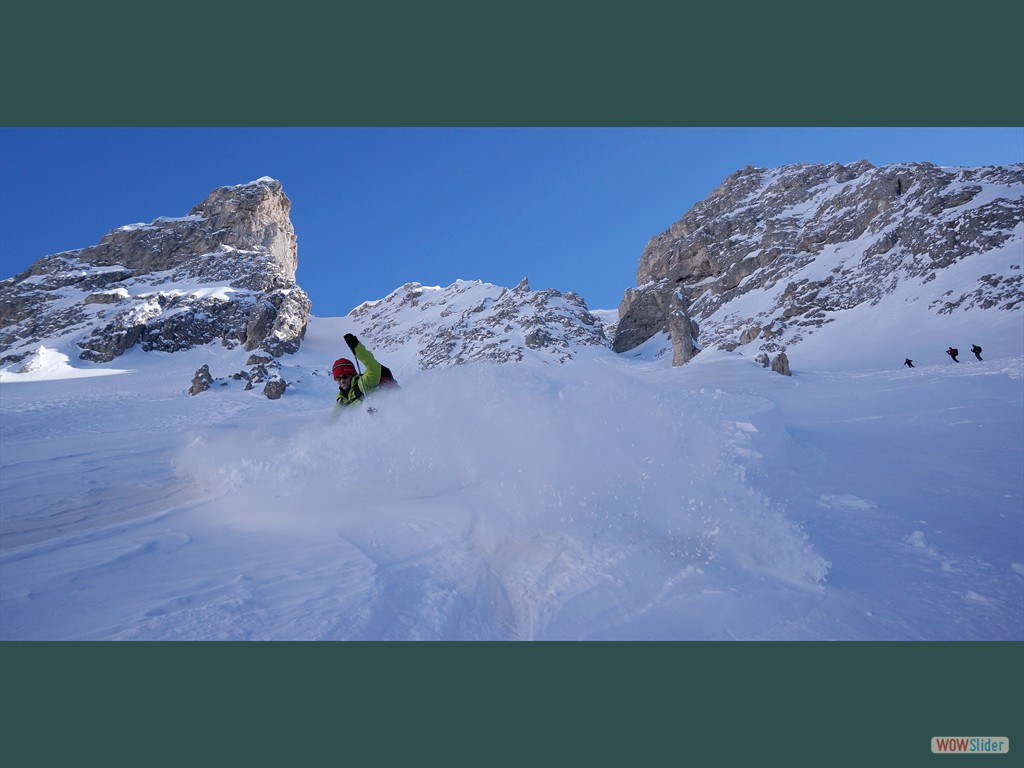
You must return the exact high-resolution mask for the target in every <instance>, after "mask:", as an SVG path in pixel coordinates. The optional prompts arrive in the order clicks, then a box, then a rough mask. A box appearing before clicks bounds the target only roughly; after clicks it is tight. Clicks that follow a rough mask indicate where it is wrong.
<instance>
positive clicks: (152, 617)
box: [0, 302, 1024, 640]
mask: <svg viewBox="0 0 1024 768" xmlns="http://www.w3.org/2000/svg"><path fill="white" fill-rule="evenodd" d="M904 304H906V303H905V302H904ZM906 306H912V305H910V304H906ZM884 310H885V307H880V308H876V309H875V311H876V312H880V311H884ZM893 311H895V310H893ZM888 319H889V321H890V323H889V325H888V327H890V328H891V327H894V326H893V322H896V323H897V324H898V321H899V319H900V318H899V317H897V316H894V315H890V317H889V318H888ZM968 319H969V321H970V322H968ZM954 320H957V321H958V322H960V323H961V326H960V327H959V328H953V327H952V326H944V325H941V324H935V326H934V328H932V329H931V334H932V335H931V336H928V335H927V333H928V329H927V327H926V328H917V329H916V330H915V334H916V335H915V337H914V339H913V344H914V348H912V349H910V348H908V349H906V350H905V351H904V349H902V348H901V349H900V350H899V354H898V355H895V352H896V350H894V349H885V350H880V349H878V348H877V346H871V345H864V346H865V350H866V351H865V352H864V353H863V354H861V355H844V354H841V353H837V350H842V349H844V344H846V343H851V344H852V343H853V339H852V335H853V333H854V331H853V329H861V328H862V327H863V326H862V324H861V323H851V324H849V326H848V329H849V330H848V331H847V330H844V327H845V326H843V324H842V323H841V322H840V323H834V324H832V326H831V327H830V329H829V334H830V335H829V337H828V342H829V343H828V344H824V343H822V344H811V342H810V341H808V342H805V344H803V345H801V346H800V347H799V349H800V355H791V363H792V365H793V369H794V375H793V376H792V377H783V376H779V375H777V374H774V373H772V372H770V371H768V370H766V369H764V368H762V367H761V366H760V365H758V364H757V363H755V362H753V361H752V360H750V359H749V358H748V357H746V356H744V355H742V354H739V353H726V352H719V351H713V350H707V351H705V352H703V353H701V354H700V355H699V356H698V357H697V358H695V359H694V360H693V361H691V362H690V363H689V364H687V365H685V366H682V367H680V368H671V367H670V365H669V360H670V358H671V356H670V355H664V354H662V353H663V352H664V350H665V349H666V348H667V340H665V339H654V340H652V341H651V342H649V343H648V344H646V345H643V347H641V348H639V349H637V350H632V351H631V352H630V353H627V354H625V355H621V356H619V355H615V354H614V353H612V352H611V351H609V350H608V349H605V348H596V347H595V348H591V349H589V350H584V351H581V352H580V354H579V355H578V357H577V359H576V360H574V361H573V362H572V363H570V364H566V365H557V364H550V363H544V362H541V361H538V360H527V361H525V362H523V363H519V364H506V365H497V364H492V363H472V364H467V365H462V366H452V367H446V368H438V369H432V370H428V371H419V370H418V369H417V367H416V366H415V364H414V360H415V355H416V350H415V349H414V347H413V345H410V346H409V347H408V348H401V349H393V350H389V351H388V354H387V357H384V356H383V355H382V359H383V361H384V362H385V363H387V364H388V365H389V366H391V367H392V368H393V369H394V371H395V373H396V375H397V376H398V378H399V381H400V383H401V385H402V389H401V390H400V391H399V392H397V393H388V394H381V395H379V396H378V397H377V398H376V401H375V403H374V404H375V405H376V407H377V412H376V413H374V414H372V415H371V414H368V413H365V412H361V411H360V412H350V413H345V414H344V417H345V418H344V419H343V420H342V421H341V422H340V423H338V424H335V425H333V426H331V425H329V424H328V416H329V413H330V410H331V407H332V405H333V391H334V384H333V382H332V381H330V379H329V376H328V375H327V374H328V371H329V367H330V364H331V362H332V361H333V360H334V358H335V357H338V356H341V355H343V354H347V350H345V349H343V344H342V343H341V341H340V339H341V336H342V334H343V333H345V332H347V331H353V332H356V333H360V332H361V330H362V329H361V328H360V327H359V326H358V323H357V322H356V321H355V320H352V319H349V318H319V317H315V318H313V320H312V321H311V323H310V327H309V331H308V334H307V338H306V340H305V342H304V343H303V346H302V349H301V351H300V352H299V353H298V354H296V355H293V356H289V357H286V358H284V359H283V361H284V363H285V364H284V367H283V370H282V374H283V376H284V378H285V379H287V380H288V381H289V382H291V386H290V387H289V389H288V391H287V393H286V394H285V396H284V397H283V398H282V399H280V400H277V401H271V400H268V399H267V398H265V397H263V395H262V394H260V391H259V389H256V390H252V391H249V392H246V391H244V390H243V389H242V386H241V384H240V383H237V382H230V383H229V384H227V385H225V386H215V387H214V388H213V389H211V390H210V391H208V392H204V393H201V394H200V395H197V396H195V397H190V396H188V395H187V394H186V391H187V388H188V384H189V381H190V379H191V377H192V374H193V372H194V371H195V370H196V369H197V368H198V367H199V366H200V365H202V364H204V363H208V364H210V368H211V372H212V373H213V375H214V376H215V377H224V376H227V375H229V374H230V373H232V372H234V371H237V370H240V369H241V368H243V367H244V360H245V357H246V356H247V353H244V352H242V351H240V350H227V349H224V348H222V347H218V346H211V347H209V348H206V349H197V350H190V351H188V352H178V353H174V354H166V353H153V352H151V353H144V352H141V351H139V350H131V351H130V352H128V353H127V354H125V355H124V356H122V357H121V358H118V359H117V360H115V361H114V362H112V363H109V364H104V365H98V366H97V365H90V364H86V363H80V362H78V361H75V362H74V363H71V362H70V360H73V359H74V357H73V355H71V350H61V349H57V350H50V351H48V352H46V353H44V354H41V355H40V356H39V360H41V361H42V364H41V365H39V366H37V367H36V368H35V369H34V371H30V372H29V373H17V372H15V370H14V369H11V370H8V371H5V372H4V374H3V376H2V377H0V382H2V383H0V447H2V455H0V470H2V481H0V492H2V512H0V523H2V539H0V639H4V640H35V639H40V640H45V639H59V640H69V639H110V640H112V639H131V640H178V639H181V640H219V639H231V640H264V639H276V640H385V639H394V640H441V639H444V640H485V639H487V640H512V639H515V640H530V639H533V640H554V639H558V640H598V639H637V640H654V639H671V640H724V639H744V640H822V639H843V640H976V639H984V640H1021V639H1024V607H1022V606H1024V552H1022V548H1024V522H1022V521H1024V504H1022V500H1024V474H1022V457H1024V418H1022V417H1024V408H1022V406H1024V381H1022V374H1024V350H1022V349H1021V340H1022V339H1024V327H1022V323H1021V314H1020V313H1019V312H1018V313H1015V314H1013V315H1007V314H1006V313H1002V314H1000V313H998V312H975V313H973V314H972V315H971V316H970V318H965V317H961V318H954ZM895 327H898V325H897V326H895ZM965 328H967V329H969V330H970V331H971V332H972V333H973V334H974V336H976V338H974V337H971V338H964V335H965V331H964V329H965ZM954 331H956V332H957V333H958V334H959V335H957V336H955V337H951V336H950V334H951V333H952V332H954ZM822 333H823V336H822V338H823V339H824V338H825V337H824V332H822ZM844 334H848V337H847V336H844ZM364 339H365V341H366V342H367V344H368V345H369V346H370V347H371V349H372V348H373V340H372V339H371V338H366V337H364ZM974 342H977V343H980V344H982V345H983V346H984V347H985V350H986V351H985V354H984V358H985V359H984V362H979V361H977V360H975V359H974V358H973V356H972V355H971V354H970V353H969V351H968V350H969V347H970V344H971V343H974ZM951 343H953V344H956V345H958V346H959V347H960V349H961V352H962V354H961V361H962V362H961V363H960V364H959V365H957V364H954V363H952V361H950V360H949V359H948V358H945V359H943V357H944V355H942V350H944V349H945V347H946V346H948V345H949V344H951ZM61 354H64V355H66V358H61V357H59V355H61ZM894 355H895V357H896V358H898V359H890V358H892V357H893V356H894ZM905 356H910V357H914V358H915V360H918V361H919V364H918V366H917V367H916V368H913V369H909V368H905V367H902V361H903V357H905ZM85 369H87V370H88V371H90V372H105V373H107V374H109V375H105V376H90V377H83V376H81V375H80V373H81V372H82V371H83V370H85Z"/></svg>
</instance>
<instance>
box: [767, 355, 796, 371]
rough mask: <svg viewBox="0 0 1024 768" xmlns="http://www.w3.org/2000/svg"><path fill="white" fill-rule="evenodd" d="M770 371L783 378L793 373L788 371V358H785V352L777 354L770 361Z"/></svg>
mask: <svg viewBox="0 0 1024 768" xmlns="http://www.w3.org/2000/svg"><path fill="white" fill-rule="evenodd" d="M772 370H773V371H775V372H776V373H781V374H782V375H783V376H792V375H793V372H792V371H790V370H789V358H788V357H786V353H785V352H779V354H778V355H776V356H775V359H774V360H772Z"/></svg>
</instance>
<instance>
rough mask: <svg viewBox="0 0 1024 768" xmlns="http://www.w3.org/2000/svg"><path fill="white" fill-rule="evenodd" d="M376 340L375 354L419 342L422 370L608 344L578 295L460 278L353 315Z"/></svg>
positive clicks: (413, 286) (560, 359)
mask: <svg viewBox="0 0 1024 768" xmlns="http://www.w3.org/2000/svg"><path fill="white" fill-rule="evenodd" d="M349 316H350V317H353V318H355V319H357V320H359V322H360V327H361V328H362V329H363V330H362V333H365V334H366V335H367V336H368V337H369V338H371V339H372V340H373V341H372V344H373V348H374V351H375V352H377V351H381V352H385V353H386V352H387V351H388V350H394V349H398V348H399V347H401V346H403V345H404V344H406V343H409V342H411V343H415V344H417V345H418V346H420V351H419V365H420V367H421V368H423V369H427V368H435V367H437V366H440V365H452V364H460V363H468V362H472V361H480V360H489V361H493V362H499V363H505V362H517V361H521V360H523V359H525V358H526V357H527V356H534V357H538V358H540V359H542V360H545V361H548V362H553V363H565V362H567V361H569V360H571V359H573V358H574V357H575V356H576V355H578V354H579V353H580V351H581V350H583V349H586V348H588V347H595V346H603V347H610V346H611V343H610V342H609V340H608V338H607V337H606V336H605V334H604V327H603V323H602V322H601V320H600V319H598V318H597V317H595V316H594V315H592V314H590V311H589V310H588V309H587V306H586V304H585V303H584V301H583V299H582V298H580V297H579V296H578V295H577V294H575V293H572V292H570V293H565V294H563V293H559V292H558V291H555V290H552V289H546V290H541V291H532V290H530V286H529V283H528V282H527V280H526V278H523V280H522V281H521V282H520V283H519V285H517V286H516V287H515V288H512V289H509V288H501V287H499V286H495V285H491V284H489V283H483V282H481V281H479V280H477V281H462V280H460V281H458V282H456V283H453V284H452V285H450V286H448V287H447V288H439V287H437V288H428V287H424V286H422V285H420V284H419V283H407V284H406V285H404V286H402V287H401V288H399V289H398V290H397V291H394V292H393V293H392V294H390V295H389V296H387V297H386V298H384V299H382V300H380V301H377V302H372V303H367V304H363V305H361V306H359V307H356V309H354V310H352V312H351V313H349Z"/></svg>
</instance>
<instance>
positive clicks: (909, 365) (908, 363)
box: [903, 357, 914, 368]
mask: <svg viewBox="0 0 1024 768" xmlns="http://www.w3.org/2000/svg"><path fill="white" fill-rule="evenodd" d="M903 364H904V365H905V366H907V368H913V367H914V361H913V360H911V359H910V358H909V357H908V358H907V359H906V360H904V361H903Z"/></svg>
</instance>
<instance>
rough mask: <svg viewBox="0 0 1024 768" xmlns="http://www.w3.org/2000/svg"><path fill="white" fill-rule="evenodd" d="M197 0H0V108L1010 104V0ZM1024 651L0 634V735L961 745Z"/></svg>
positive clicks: (225, 755) (775, 746)
mask: <svg viewBox="0 0 1024 768" xmlns="http://www.w3.org/2000/svg"><path fill="white" fill-rule="evenodd" d="M211 5H212V4H210V3H205V4H201V3H185V4H181V3H179V4H177V5H175V6H173V7H172V6H153V7H152V8H151V9H150V10H144V9H143V7H141V6H139V5H138V4H137V3H127V2H107V3H102V2H101V3H96V4H91V5H78V6H64V7H61V8H60V9H53V8H50V7H49V6H32V7H29V6H26V5H24V4H22V6H21V7H15V8H13V9H6V10H5V11H4V18H3V24H0V28H2V30H3V31H2V32H0V77H2V78H3V89H2V93H3V96H2V99H0V124H2V125H7V126H31V125H47V126H50V125H94V126H104V125H117V126H123V125H142V126H147V125H166V126H177V125H201V126H213V125H217V126H221V125H243V126H250V125H268V126H270V125H290V126H305V125H508V126H516V125H544V126H558V125H585V126H612V125H631V126H655V125H687V126H707V125H711V126H715V125H721V126H743V125H763V126H768V125H794V126H796V125H801V126H806V125H810V126H815V125H842V126H860V125H879V126H902V125H918V126H922V125H942V126H957V125H973V126H1005V125H1011V126H1019V125H1024V114H1022V112H1024V107H1022V105H1021V100H1020V99H1017V98H1014V96H1013V94H1014V87H1015V86H1016V85H1019V83H1017V82H1014V78H1015V73H1017V72H1019V40H1018V35H1019V33H1018V30H1019V29H1020V28H1021V25H1020V23H1019V12H1015V14H1014V17H1013V18H1011V17H1010V16H1009V14H1011V12H1010V11H1008V10H1006V8H1007V7H1008V4H996V3H982V4H975V6H972V8H971V10H974V11H976V12H975V13H974V14H973V16H965V15H964V13H965V12H964V9H962V8H960V9H957V13H956V14H955V15H954V14H952V13H949V12H947V11H946V10H945V9H944V8H934V7H929V8H928V9H927V11H926V12H925V11H923V10H922V9H921V8H920V7H917V6H911V7H907V8H906V9H903V7H902V6H900V5H898V4H893V3H877V2H876V3H872V2H868V3H867V4H865V3H861V4H860V5H858V6H857V7H856V8H850V9H847V10H846V11H839V10H835V11H832V12H831V13H830V15H829V16H828V18H827V19H822V6H821V5H820V3H817V2H815V3H810V2H803V3H790V4H787V5H780V4H768V5H758V6H754V7H749V8H748V7H746V6H745V5H726V6H718V9H717V10H709V9H700V10H687V9H680V10H675V11H670V10H666V9H665V8H664V4H662V3H657V4H655V3H642V2H641V3H636V2H634V3H629V4H623V5H622V6H621V7H619V8H598V7H597V6H595V5H593V4H582V3H572V4H569V3H562V4H559V5H557V6H553V5H552V3H551V2H550V0H549V2H546V3H533V2H526V3H519V4H515V5H508V6H506V7H505V8H504V9H502V10H497V11H493V10H492V11H486V12H485V11H483V10H481V9H482V8H484V7H486V6H485V5H484V4H480V3H476V2H475V3H469V2H464V3H444V4H439V3H434V4H425V3H421V4H384V5H381V4H369V3H364V4H353V5H346V6H341V7H336V8H334V9H333V10H330V11H326V12H325V11H324V10H323V8H322V6H321V5H320V4H313V3H308V2H305V3H304V2H299V3H289V4H284V5H280V4H278V5H274V6H263V5H258V4H252V3H248V4H244V5H240V4H234V3H233V4H225V3H220V4H218V5H217V7H216V8H211V7H210V6H211ZM225 6H227V7H225ZM325 14H326V15H325ZM1021 660H1022V659H1021V644H1020V643H896V644H893V643H837V644H831V643H736V644H725V643H723V644H716V643H557V644H549V643H540V644H505V643H420V644H418V643H400V644H383V643H381V644H378V643H363V644H336V643H224V644H221V643H3V644H0V664H2V670H3V694H2V696H0V701H2V702H3V703H2V708H3V711H2V714H0V727H2V728H3V742H4V748H3V753H4V754H5V756H8V757H10V756H13V757H15V758H20V760H16V761H15V762H17V764H20V765H24V764H69V763H77V762H80V761H82V760H83V759H85V758H88V759H90V760H92V761H95V760H97V759H99V760H100V761H101V762H103V764H105V765H110V766H120V765H139V764H145V765H149V766H159V765H182V764H196V763H199V764H206V765H221V764H231V765H250V766H260V765H274V766H276V765H310V764H321V763H345V764H352V765H366V764H370V765H415V764H419V763H421V762H424V761H425V760H426V759H428V758H429V759H431V760H432V761H435V762H436V761H441V762H442V763H443V764H445V765H453V766H454V765H473V766H478V765H499V766H500V765H514V766H521V765H524V764H531V765H533V764H542V765H543V764H570V763H571V764H575V765H587V766H604V765H610V766H617V765H625V764H630V765H635V764H641V765H649V764H656V765H701V766H715V765H729V766H733V765H752V764H763V763H765V762H766V756H770V759H769V760H768V762H771V763H772V764H775V763H779V764H785V765H788V766H803V765H807V766H818V765H829V766H843V765H858V766H860V765H900V766H916V765H932V764H945V763H948V762H955V763H956V765H957V766H965V765H972V764H976V763H975V762H974V760H975V758H970V757H956V758H953V757H946V756H943V757H939V756H933V755H931V754H930V752H929V740H930V738H931V737H932V736H941V735H1001V736H1009V737H1010V739H1011V745H1012V748H1014V750H1015V751H1020V750H1024V738H1022V734H1021V725H1020V720H1021V718H1020V717H1019V714H1020V707H1019V703H1017V701H1016V698H1017V697H1018V696H1019V691H1020V690H1021V682H1022V681H1021V673H1020V672H1019V671H1016V670H1019V669H1020V668H1021V666H1022V665H1021V664H1020V663H1019V662H1020V661H1021ZM977 760H982V761H984V760H987V761H988V762H982V763H981V764H983V765H1000V764H1003V762H1005V761H1002V760H1001V758H995V757H986V758H977ZM943 761H945V762H943Z"/></svg>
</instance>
